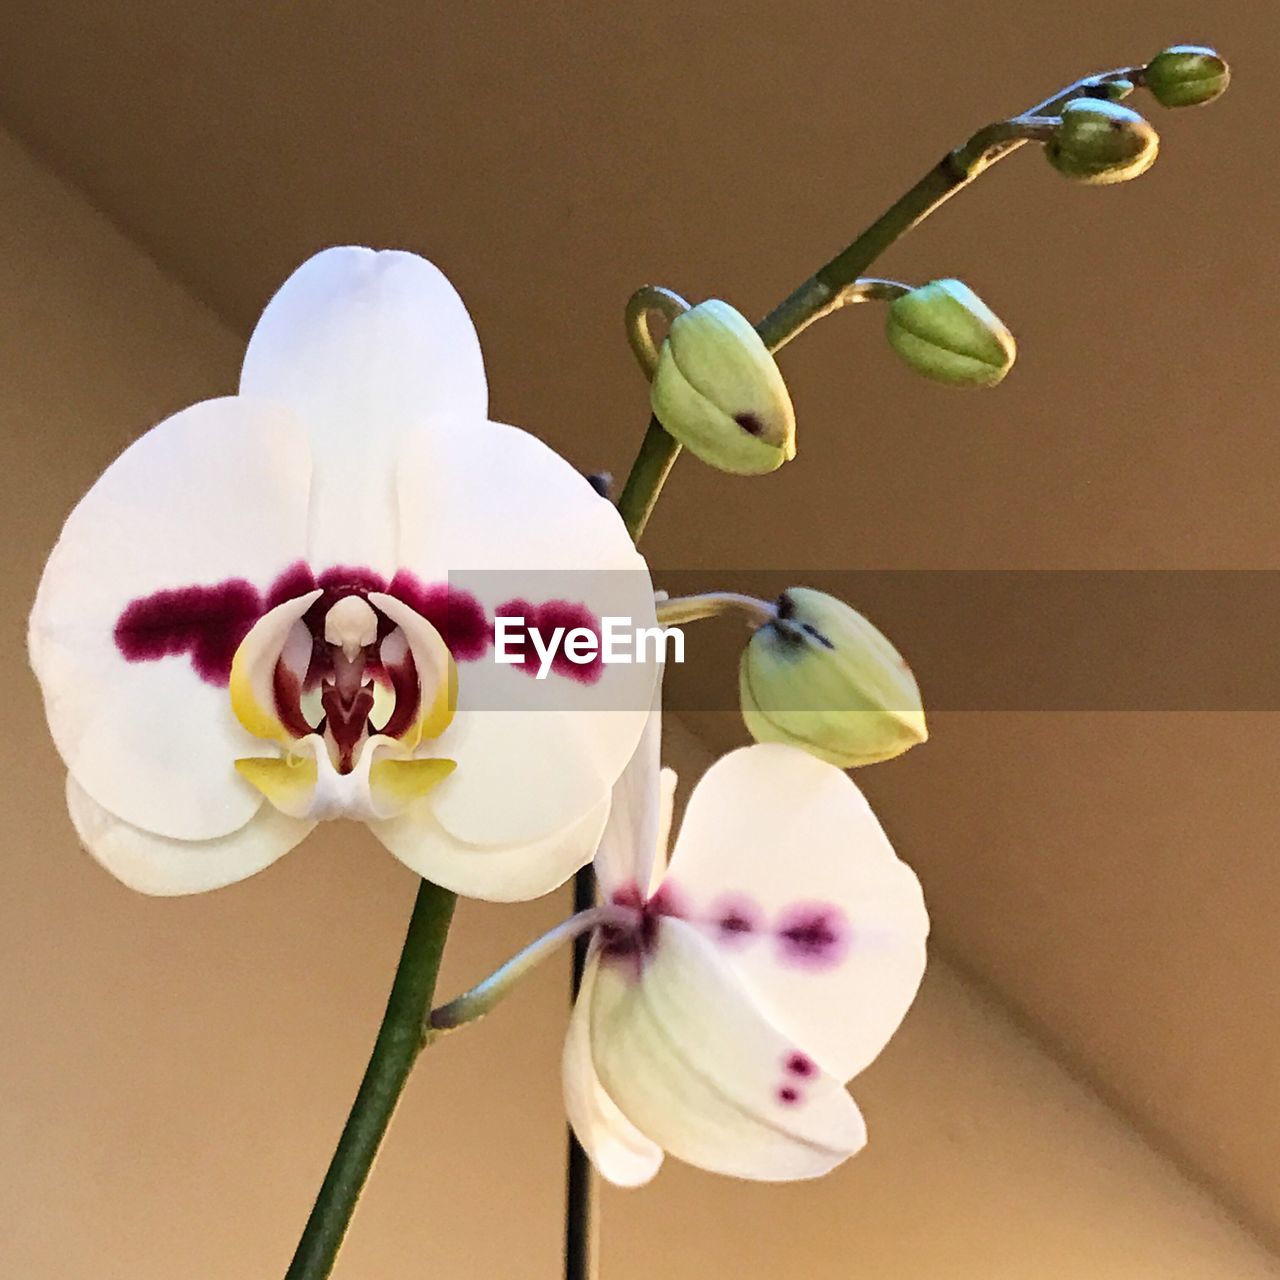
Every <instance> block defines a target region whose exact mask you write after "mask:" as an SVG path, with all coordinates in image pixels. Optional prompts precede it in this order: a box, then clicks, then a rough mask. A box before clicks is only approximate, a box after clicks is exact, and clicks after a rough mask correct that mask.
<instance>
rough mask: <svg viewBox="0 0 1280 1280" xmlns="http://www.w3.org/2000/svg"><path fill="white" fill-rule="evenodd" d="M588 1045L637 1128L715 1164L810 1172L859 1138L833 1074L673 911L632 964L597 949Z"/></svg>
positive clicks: (785, 1177)
mask: <svg viewBox="0 0 1280 1280" xmlns="http://www.w3.org/2000/svg"><path fill="white" fill-rule="evenodd" d="M591 1056H592V1060H593V1061H594V1063H595V1067H596V1071H597V1072H598V1073H599V1077H600V1083H601V1084H602V1085H603V1086H604V1089H605V1091H606V1092H607V1093H608V1095H609V1097H610V1098H612V1100H613V1102H614V1103H615V1105H616V1106H617V1107H618V1109H619V1110H620V1111H621V1112H622V1114H623V1115H624V1116H626V1118H627V1119H628V1120H629V1121H630V1122H631V1123H632V1124H633V1125H634V1126H635V1127H636V1128H637V1129H638V1130H639V1131H640V1132H641V1133H643V1134H644V1135H645V1137H647V1138H649V1139H650V1140H651V1141H653V1142H655V1143H657V1144H658V1145H659V1146H661V1147H662V1148H664V1149H665V1150H666V1151H669V1152H670V1153H671V1154H672V1155H673V1156H676V1157H678V1158H679V1159H681V1160H684V1161H686V1162H687V1163H689V1164H694V1165H697V1166H699V1167H700V1168H703V1169H709V1170H710V1171H711V1172H713V1173H728V1174H733V1175H735V1176H737V1177H740V1178H753V1179H757V1180H760V1181H768V1182H780V1181H790V1180H793V1179H798V1178H813V1177H818V1176H819V1175H821V1174H824V1173H827V1172H829V1171H830V1170H831V1169H833V1168H835V1166H836V1165H838V1164H840V1163H841V1162H842V1161H844V1160H847V1159H848V1158H849V1157H850V1156H851V1155H853V1154H854V1153H855V1152H857V1151H859V1150H860V1149H861V1148H862V1146H863V1145H864V1144H865V1142H866V1127H865V1125H864V1124H863V1121H862V1115H861V1113H860V1112H859V1111H858V1108H857V1107H856V1106H855V1105H854V1101H853V1099H852V1098H851V1097H849V1095H848V1094H847V1093H846V1092H845V1091H844V1088H843V1086H842V1085H841V1083H840V1081H838V1080H836V1079H835V1078H834V1077H832V1076H830V1075H828V1074H826V1073H825V1072H823V1071H822V1070H821V1068H820V1067H818V1066H817V1065H816V1064H815V1063H814V1062H813V1061H812V1060H811V1059H809V1058H808V1057H807V1056H806V1055H804V1054H803V1053H802V1052H800V1050H799V1048H798V1046H796V1045H795V1044H794V1043H793V1042H792V1041H791V1040H789V1039H788V1038H787V1037H786V1036H784V1035H783V1034H782V1033H781V1032H780V1031H778V1030H777V1028H776V1027H775V1026H774V1025H773V1024H772V1023H771V1022H770V1021H769V1020H768V1019H767V1018H766V1017H764V1015H763V1014H762V1013H761V1012H760V1011H759V1009H758V1008H757V1007H756V1006H755V1004H754V1002H753V1000H752V998H751V995H750V993H749V992H748V991H747V989H746V988H745V987H744V986H743V985H742V984H741V983H740V982H739V981H738V980H737V978H736V977H735V975H734V974H733V971H732V970H731V969H730V968H729V966H728V965H727V964H726V963H725V961H724V960H723V958H722V957H721V956H720V955H718V954H717V952H716V950H715V948H714V947H713V945H712V944H711V943H709V942H708V941H706V939H704V938H703V937H702V936H701V935H700V934H699V933H698V932H697V931H696V930H695V929H693V928H691V927H690V926H688V925H686V924H685V923H684V922H683V921H680V920H675V919H672V918H670V917H665V918H662V919H661V920H660V922H659V924H658V930H657V938H656V945H654V946H653V948H652V950H651V951H650V952H649V953H648V954H647V955H646V956H645V958H644V962H643V964H642V965H637V963H636V958H635V957H634V956H627V957H610V956H608V955H607V954H605V953H602V955H601V959H600V965H599V971H598V972H597V974H596V977H595V985H594V990H593V992H592V999H591ZM797 1067H799V1069H797Z"/></svg>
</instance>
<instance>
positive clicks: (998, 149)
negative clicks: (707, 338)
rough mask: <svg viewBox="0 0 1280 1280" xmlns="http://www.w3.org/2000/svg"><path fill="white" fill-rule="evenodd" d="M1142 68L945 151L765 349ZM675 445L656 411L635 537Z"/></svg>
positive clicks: (768, 335) (822, 275)
mask: <svg viewBox="0 0 1280 1280" xmlns="http://www.w3.org/2000/svg"><path fill="white" fill-rule="evenodd" d="M1144 76H1145V68H1143V67H1118V68H1116V69H1115V70H1114V71H1105V72H1102V73H1101V74H1099V75H1092V76H1086V77H1084V78H1083V79H1081V80H1077V81H1076V82H1075V83H1074V84H1072V85H1068V86H1067V88H1065V89H1061V90H1059V91H1058V92H1057V93H1055V94H1053V95H1051V96H1050V97H1048V98H1046V99H1045V100H1044V101H1043V102H1041V103H1038V104H1037V105H1036V106H1034V107H1032V108H1031V109H1030V111H1027V112H1024V113H1023V114H1022V115H1021V116H1015V117H1014V118H1013V119H1011V120H1001V121H997V122H996V123H995V124H990V125H987V126H985V127H984V128H982V129H979V130H978V132H977V133H975V134H974V135H973V137H972V138H970V139H969V141H968V142H966V143H965V144H964V145H963V146H960V147H957V148H955V150H953V151H949V152H947V154H946V155H945V156H943V158H942V159H941V160H940V161H939V162H938V164H937V165H935V166H934V167H933V168H932V169H930V170H929V172H928V173H926V174H925V176H924V177H923V178H921V179H920V181H919V182H917V183H916V184H915V186H913V187H912V188H911V189H910V190H909V191H907V192H905V193H904V194H903V195H902V196H900V197H899V198H898V199H897V200H895V201H894V203H893V204H892V205H890V206H889V208H888V209H886V210H885V211H884V213H882V214H881V215H880V217H878V218H877V219H876V220H875V221H874V222H873V223H872V224H871V225H870V226H869V227H868V228H867V229H866V230H865V231H864V232H862V234H861V235H860V236H858V238H857V239H856V240H854V241H853V242H852V243H850V244H849V245H848V246H847V247H846V248H844V249H842V250H841V251H840V253H838V254H837V255H836V256H835V257H834V258H832V259H831V261H830V262H828V263H826V264H825V265H824V266H822V267H819V268H818V270H817V271H815V272H814V274H813V275H812V276H810V277H809V279H808V280H806V281H805V282H804V283H803V284H802V285H800V286H799V287H798V288H797V289H795V290H794V291H793V292H792V293H791V295H790V296H789V297H787V298H785V299H784V300H783V301H782V302H780V303H779V304H778V305H777V306H776V307H774V309H773V310H772V311H770V312H769V314H768V315H767V316H765V318H764V319H763V320H761V321H760V323H759V324H758V325H756V332H757V333H759V335H760V336H761V338H763V339H764V343H765V346H767V347H768V348H769V350H770V351H778V350H780V349H781V348H782V347H784V346H786V345H787V343H788V342H790V341H791V339H792V338H794V337H795V336H796V335H797V334H799V333H802V332H803V331H804V330H805V329H807V328H808V327H809V326H810V325H811V324H813V323H814V321H816V320H820V319H821V318H822V317H823V316H825V315H830V314H831V312H833V311H836V310H839V308H840V307H842V306H844V305H846V304H847V302H849V301H851V300H852V299H850V298H847V297H845V293H846V291H847V290H848V289H850V288H851V287H852V286H854V285H856V283H857V281H858V277H859V276H861V275H862V273H863V272H864V271H866V270H867V268H868V267H870V266H871V264H872V263H873V262H875V260H876V259H877V258H879V257H880V255H881V254H882V253H884V251H885V250H886V249H888V248H889V246H890V245H892V244H893V243H894V242H895V241H897V240H899V239H901V238H902V237H903V236H904V235H906V233H907V232H908V231H910V230H911V229H912V228H913V227H916V226H918V225H919V224H920V223H921V222H923V221H924V219H925V218H927V217H928V216H929V215H930V214H931V213H933V212H934V211H935V210H936V209H938V208H940V207H941V206H942V205H943V204H945V203H946V201H948V200H949V199H950V198H951V197H952V196H953V195H955V193H956V192H957V191H959V190H961V189H962V188H964V187H966V186H968V185H969V183H970V182H972V181H973V180H974V178H976V177H977V176H978V175H979V174H980V173H983V172H985V171H986V170H987V169H989V168H990V167H991V166H992V165H993V164H995V163H996V162H997V161H999V160H1003V159H1004V158H1005V157H1006V156H1008V155H1012V154H1013V152H1015V151H1016V150H1018V148H1019V147H1022V146H1025V145H1026V144H1027V143H1028V142H1032V141H1044V140H1045V139H1046V137H1047V135H1048V130H1049V127H1050V122H1051V119H1052V117H1054V116H1056V115H1057V114H1058V112H1059V111H1060V109H1061V108H1062V107H1063V106H1064V105H1065V104H1066V103H1068V102H1070V101H1071V100H1072V99H1073V98H1080V97H1102V98H1112V99H1115V98H1118V97H1123V96H1124V92H1125V90H1124V82H1126V81H1127V82H1129V83H1130V84H1134V85H1138V84H1141V83H1142V82H1143V79H1144ZM679 456H680V445H679V444H678V443H677V442H676V441H675V440H674V439H673V438H672V437H671V436H669V435H668V434H667V433H666V432H665V431H664V430H663V429H662V424H661V423H660V422H659V421H658V420H657V418H652V417H651V418H650V419H649V428H648V430H647V431H646V432H645V436H644V440H643V442H642V443H641V446H640V453H639V455H638V456H637V458H636V462H635V466H633V467H632V469H631V474H630V475H629V476H628V477H627V482H626V485H625V486H624V487H623V490H622V496H621V497H620V498H619V500H618V510H619V511H620V512H621V513H622V518H623V520H624V521H626V524H627V528H628V529H629V530H630V531H631V535H632V537H633V538H635V539H637V540H639V538H640V535H641V534H642V533H643V532H644V529H645V526H646V525H647V524H648V522H649V517H650V515H652V514H653V508H654V507H655V506H656V505H657V501H658V494H659V493H661V491H662V486H663V485H664V484H665V483H666V480H667V477H668V476H669V475H670V474H671V468H672V467H673V466H674V465H675V461H676V458H678V457H679Z"/></svg>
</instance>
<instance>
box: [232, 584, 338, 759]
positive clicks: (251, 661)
mask: <svg viewBox="0 0 1280 1280" xmlns="http://www.w3.org/2000/svg"><path fill="white" fill-rule="evenodd" d="M322 594H323V593H322V592H320V591H311V592H308V593H307V594H306V595H304V596H297V597H295V598H294V599H292V600H286V601H285V602H284V603H283V604H280V605H277V606H276V607H275V608H274V609H271V610H269V611H268V612H267V613H264V614H263V615H262V617H261V618H259V619H258V621H257V622H255V623H254V624H253V626H252V627H251V628H250V629H249V634H248V635H246V636H245V638H244V639H243V640H242V641H241V642H240V647H239V648H238V649H237V650H236V652H235V657H234V658H233V659H232V660H231V677H230V679H229V681H228V682H227V693H228V696H229V697H230V699H231V709H232V711H234V712H235V716H236V719H237V720H239V721H240V723H241V724H242V725H243V726H244V727H245V729H246V730H247V731H248V732H249V733H251V734H253V736H254V737H255V738H266V739H267V740H269V741H271V742H277V743H279V744H280V745H281V746H282V747H287V746H288V745H289V744H290V743H291V742H293V741H294V740H295V739H296V738H298V737H301V736H305V735H304V734H298V733H291V732H290V731H289V729H288V728H287V727H286V726H285V725H284V724H282V723H281V721H280V716H279V710H278V707H277V705H276V666H277V663H279V662H280V659H281V657H282V656H283V654H284V652H285V650H286V648H288V649H290V650H294V651H301V656H300V657H295V660H294V662H293V663H291V664H289V665H288V669H289V671H290V674H291V675H292V676H293V678H294V679H295V680H296V681H297V683H298V689H299V692H300V691H301V688H302V681H303V678H304V677H305V676H306V674H307V666H306V664H307V660H308V659H309V658H310V657H311V633H310V631H308V630H307V628H306V625H305V624H304V623H303V622H302V615H303V614H304V613H306V611H307V610H308V609H309V608H310V607H311V606H312V605H313V604H314V603H315V602H316V601H317V600H318V599H319V598H320V596H321V595H322ZM241 772H243V770H242V771H241Z"/></svg>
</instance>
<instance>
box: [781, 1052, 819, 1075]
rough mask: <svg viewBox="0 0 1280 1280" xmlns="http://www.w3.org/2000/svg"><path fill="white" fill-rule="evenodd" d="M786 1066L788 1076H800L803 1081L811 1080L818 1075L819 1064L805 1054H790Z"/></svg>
mask: <svg viewBox="0 0 1280 1280" xmlns="http://www.w3.org/2000/svg"><path fill="white" fill-rule="evenodd" d="M785 1065H786V1071H787V1074H788V1075H792V1076H798V1077H799V1078H800V1079H801V1080H810V1079H812V1078H813V1077H814V1076H816V1075H817V1074H818V1064H817V1063H816V1062H814V1060H813V1059H812V1058H810V1057H808V1056H807V1055H806V1054H803V1053H792V1054H789V1055H788V1057H787V1061H786V1064H785Z"/></svg>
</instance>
